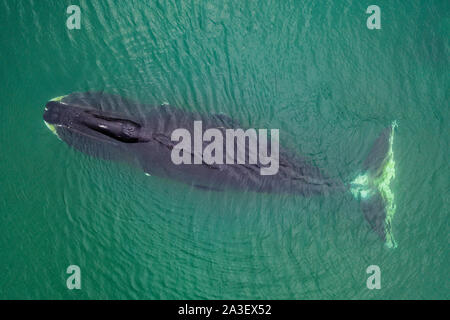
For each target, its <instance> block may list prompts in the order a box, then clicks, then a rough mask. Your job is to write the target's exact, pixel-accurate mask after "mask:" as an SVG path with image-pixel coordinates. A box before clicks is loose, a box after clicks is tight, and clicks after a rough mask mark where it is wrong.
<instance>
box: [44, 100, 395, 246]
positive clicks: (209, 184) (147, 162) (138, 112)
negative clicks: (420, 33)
mask: <svg viewBox="0 0 450 320" xmlns="http://www.w3.org/2000/svg"><path fill="white" fill-rule="evenodd" d="M43 119H44V123H45V125H46V126H47V127H48V128H49V129H50V130H51V131H52V132H53V133H54V134H55V135H56V136H57V137H58V138H59V139H60V140H62V141H63V142H65V143H66V144H67V145H69V146H70V147H72V148H74V149H76V150H78V151H81V152H83V153H85V154H87V155H89V156H92V157H95V158H100V159H105V160H111V161H120V162H124V163H128V164H129V165H132V166H136V167H138V168H140V169H142V170H143V171H144V172H145V174H147V175H149V176H157V177H160V178H166V179H171V180H176V181H179V182H182V183H184V184H187V185H190V186H191V187H194V188H197V189H199V190H204V191H214V192H225V191H227V190H235V191H249V192H257V193H279V194H292V195H298V196H303V197H313V196H320V195H330V194H335V193H343V192H350V193H351V194H352V195H353V197H354V198H355V199H356V200H357V201H359V203H360V207H361V211H362V212H363V215H364V217H365V219H366V221H367V222H368V224H369V226H370V228H371V229H372V230H373V231H374V232H375V233H376V234H377V235H378V237H379V238H380V239H381V240H382V241H383V242H384V243H385V245H386V246H387V247H389V248H394V247H396V246H397V244H396V242H395V240H394V238H393V232H392V220H393V216H394V213H395V209H396V208H395V203H394V195H393V192H392V189H391V187H390V184H391V181H392V180H393V179H394V177H395V161H394V153H393V139H394V131H395V130H394V129H395V127H396V126H397V124H396V122H395V121H394V122H393V123H392V124H391V125H390V126H388V127H386V128H385V129H384V130H383V131H382V132H381V133H380V135H379V136H378V138H377V139H376V140H375V141H374V142H373V143H372V147H371V148H370V151H369V153H368V154H367V155H366V157H365V160H364V162H363V165H362V168H361V170H360V173H359V174H358V175H357V176H356V177H354V179H352V180H351V181H349V182H346V181H337V180H336V179H331V178H329V177H328V176H327V175H326V174H325V173H324V172H323V171H322V170H321V169H319V168H318V167H316V166H314V165H312V164H311V163H310V161H308V160H307V159H306V158H304V157H302V156H300V155H298V154H297V153H296V152H294V151H292V150H288V149H285V148H282V147H281V146H280V148H279V150H277V151H278V152H277V159H276V160H277V163H278V170H277V172H276V173H275V174H271V175H261V168H263V167H264V166H265V165H267V164H265V163H262V162H261V161H259V160H258V161H255V162H254V163H249V162H243V163H242V162H241V163H237V162H236V163H227V162H226V161H223V162H222V163H219V164H217V163H211V162H206V161H200V163H198V164H196V165H192V164H187V163H174V161H173V158H172V155H173V152H174V150H176V148H177V141H174V139H173V133H174V131H175V130H177V129H179V128H183V130H186V131H187V132H188V133H191V134H192V135H193V136H194V135H195V134H196V132H195V131H196V128H195V123H196V122H199V121H201V123H202V129H203V130H208V129H215V130H217V131H218V132H225V131H226V130H231V129H243V130H245V129H247V128H245V127H244V126H242V125H241V123H239V121H237V120H236V119H233V118H232V117H230V116H227V115H224V114H204V113H199V112H191V111H186V110H182V109H180V108H177V107H174V106H171V105H168V104H162V105H150V104H143V103H140V102H135V101H132V100H129V99H127V98H124V97H121V96H119V95H113V94H108V93H104V92H74V93H71V94H68V95H64V96H59V97H56V98H53V99H50V100H49V101H48V102H47V103H46V104H45V107H44V112H43ZM202 143H203V145H202V148H205V147H206V145H205V142H202ZM235 148H237V146H236V145H235ZM268 149H269V150H272V149H274V145H273V143H271V142H270V141H269V143H268ZM245 150H246V151H247V152H248V153H247V154H249V153H250V150H249V146H248V143H247V144H246V145H245ZM184 151H185V152H186V150H184ZM187 151H188V152H189V151H190V152H192V154H189V155H188V156H189V157H191V156H192V158H195V156H196V155H195V154H194V153H195V151H194V148H189V149H188V150H187ZM272 151H273V150H272ZM236 152H237V150H236V149H235V154H236ZM224 157H225V155H224Z"/></svg>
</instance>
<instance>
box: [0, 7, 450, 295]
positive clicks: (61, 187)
mask: <svg viewBox="0 0 450 320" xmlns="http://www.w3.org/2000/svg"><path fill="white" fill-rule="evenodd" d="M372 2H373V1H351V0H348V1H278V0H276V1H275V0H273V1H221V0H220V1H219V0H218V1H150V0H148V1H147V0H146V1H144V0H141V1H92V2H91V1H75V0H74V1H61V0H51V1H25V0H24V1H15V0H1V1H0V26H1V28H0V33H1V36H0V47H1V51H0V52H1V55H0V65H1V80H2V82H1V86H0V112H1V113H0V115H1V120H2V121H1V126H0V146H1V152H0V190H1V200H0V298H1V299H14V298H23V299H37V298H40V299H86V298H87V299H110V298H111V299H112V298H114V299H126V298H131V299H144V298H146V299H181V298H186V299H200V298H209V299H217V298H225V299H228V298H238V299H243V298H250V299H262V298H268V299H335V298H341V299H347V298H349V299H394V298H400V299H404V298H414V299H419V298H425V299H431V298H444V299H448V298H449V292H450V282H449V277H448V266H449V264H450V260H449V257H450V255H449V226H448V221H449V220H448V219H449V190H450V186H449V181H450V180H449V163H448V159H449V152H448V150H449V143H448V142H449V138H448V137H449V133H450V132H449V116H450V115H449V92H450V90H449V83H450V81H449V80H450V79H449V74H450V73H449V70H450V68H449V28H450V4H449V2H448V1H445V0H442V1H438V0H436V1H385V0H384V1H383V0H378V1H375V3H372ZM70 4H78V5H79V6H80V8H81V11H82V12H81V18H82V20H81V29H80V30H68V29H67V27H66V19H67V17H68V15H67V14H66V8H67V6H68V5H70ZM371 4H377V5H378V6H379V7H380V8H381V24H382V29H381V30H368V28H367V27H366V19H367V17H368V15H367V14H366V13H365V11H366V8H367V7H368V6H369V5H371ZM88 90H105V91H106V92H110V93H117V94H121V95H123V96H127V97H131V98H134V99H138V100H140V101H143V102H147V103H162V102H169V103H170V104H172V105H175V106H178V107H180V108H182V109H186V110H195V111H201V112H206V113H219V112H222V113H225V114H229V115H232V116H233V117H236V118H237V119H239V120H240V121H241V122H242V123H243V124H245V125H246V126H250V127H256V128H279V129H280V137H281V144H282V146H284V147H289V148H290V149H293V150H295V151H296V152H298V153H301V154H303V155H305V156H306V157H308V158H309V159H311V161H312V162H313V163H314V164H316V165H317V166H319V167H320V168H322V169H323V170H324V171H326V172H327V173H328V175H330V176H331V177H334V178H337V179H342V180H344V181H350V180H351V179H353V178H355V177H356V176H357V174H359V173H360V168H361V166H362V162H363V160H364V157H365V155H366V154H367V152H368V151H369V149H370V146H371V143H372V142H373V141H374V139H376V137H377V135H378V134H379V133H380V132H381V131H382V130H383V128H385V127H386V126H388V125H390V123H391V122H392V121H393V120H397V122H398V128H397V129H396V136H395V142H394V146H393V149H394V153H395V166H396V176H395V179H394V180H393V181H392V183H391V188H392V190H393V193H394V194H395V205H396V208H397V211H396V214H395V218H394V220H393V225H392V229H393V232H394V234H395V238H396V241H397V244H398V247H397V248H396V249H387V248H386V247H385V246H383V244H382V243H381V242H380V241H379V240H378V239H377V237H376V235H375V234H374V233H373V232H371V231H370V228H369V227H368V224H367V222H366V221H365V220H364V218H363V215H362V213H361V210H360V208H359V205H358V202H357V201H355V200H354V199H353V197H352V195H351V194H350V193H348V194H341V195H335V196H330V197H315V198H309V199H305V198H302V197H295V196H288V195H267V194H255V193H250V192H249V193H239V192H223V193H220V192H205V191H201V190H196V189H192V188H190V187H188V186H185V185H183V184H180V183H177V182H173V181H169V180H165V179H161V178H157V177H147V176H145V175H144V174H143V172H141V171H139V170H137V169H134V168H131V167H128V166H126V165H123V164H120V163H110V162H106V161H101V160H97V159H93V158H90V157H88V156H86V155H83V154H81V153H79V152H76V151H75V150H72V149H70V148H69V147H68V146H67V145H65V144H64V143H62V142H61V141H59V140H58V139H56V137H55V136H54V135H53V134H51V132H50V131H49V130H47V128H46V127H45V125H44V123H43V121H42V112H43V106H44V105H45V103H46V101H48V100H49V99H51V98H53V97H56V96H61V95H64V94H68V93H70V92H74V91H88ZM72 264H74V265H78V266H80V268H81V279H82V288H81V290H68V289H67V287H66V279H67V277H68V275H67V274H66V268H67V267H68V266H69V265H72ZM369 265H378V266H379V267H380V269H381V289H380V290H369V289H367V287H366V280H367V277H368V276H369V275H368V274H366V268H367V267H368V266H369Z"/></svg>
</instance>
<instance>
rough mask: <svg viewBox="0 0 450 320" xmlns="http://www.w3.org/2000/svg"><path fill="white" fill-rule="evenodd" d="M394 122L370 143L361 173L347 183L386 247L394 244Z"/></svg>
mask: <svg viewBox="0 0 450 320" xmlns="http://www.w3.org/2000/svg"><path fill="white" fill-rule="evenodd" d="M396 127H397V123H396V122H395V121H394V122H393V123H392V125H391V126H389V127H387V128H386V129H385V130H383V132H382V133H381V134H380V136H379V137H378V138H377V140H376V141H375V143H374V144H373V146H372V148H371V150H370V152H369V155H368V156H367V158H366V159H365V161H364V167H363V168H364V172H363V174H360V175H359V176H357V177H356V178H355V179H354V180H353V181H352V182H351V188H350V190H351V192H352V194H353V195H354V196H355V198H357V199H358V200H359V201H360V204H361V210H362V211H363V213H364V217H365V219H366V220H367V222H368V223H369V225H370V227H371V228H372V230H373V231H374V232H375V233H376V234H377V235H378V236H379V237H380V238H381V239H382V240H383V241H384V242H385V244H386V246H387V247H388V248H395V247H397V244H396V242H395V240H394V237H393V233H392V220H393V218H394V214H395V209H396V208H395V204H394V193H393V192H392V189H391V187H390V183H391V181H392V180H393V179H394V178H395V161H394V152H393V148H392V146H393V142H394V130H395V128H396Z"/></svg>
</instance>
